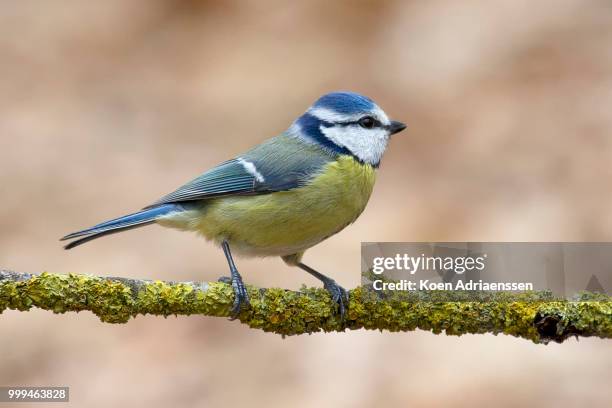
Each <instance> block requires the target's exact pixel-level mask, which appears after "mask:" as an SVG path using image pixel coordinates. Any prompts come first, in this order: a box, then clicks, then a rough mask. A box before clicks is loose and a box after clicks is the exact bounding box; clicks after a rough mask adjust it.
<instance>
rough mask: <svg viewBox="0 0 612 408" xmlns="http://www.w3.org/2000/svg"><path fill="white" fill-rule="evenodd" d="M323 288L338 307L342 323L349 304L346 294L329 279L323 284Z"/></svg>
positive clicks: (344, 290)
mask: <svg viewBox="0 0 612 408" xmlns="http://www.w3.org/2000/svg"><path fill="white" fill-rule="evenodd" d="M323 287H324V288H325V290H327V291H328V292H329V294H330V296H331V298H332V300H333V301H334V303H336V304H337V305H338V312H339V314H340V320H341V321H344V320H345V318H346V311H347V309H348V303H349V295H348V292H347V291H346V289H344V288H343V287H342V286H340V285H338V284H337V283H336V281H334V280H331V279H330V280H329V281H327V282H325V283H324V285H323Z"/></svg>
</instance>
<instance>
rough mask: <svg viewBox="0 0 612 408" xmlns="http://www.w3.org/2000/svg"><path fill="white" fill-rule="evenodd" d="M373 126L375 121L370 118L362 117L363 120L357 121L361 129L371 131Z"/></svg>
mask: <svg viewBox="0 0 612 408" xmlns="http://www.w3.org/2000/svg"><path fill="white" fill-rule="evenodd" d="M375 124H376V120H374V118H373V117H371V116H364V117H363V118H361V119H359V126H361V127H362V128H366V129H372V128H373V127H374V125H375Z"/></svg>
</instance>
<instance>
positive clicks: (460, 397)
mask: <svg viewBox="0 0 612 408" xmlns="http://www.w3.org/2000/svg"><path fill="white" fill-rule="evenodd" d="M0 32H1V34H2V35H0V112H1V117H0V192H1V199H2V203H1V205H0V266H2V267H5V268H10V269H14V270H17V271H22V272H41V271H43V270H47V271H51V272H80V273H91V274H98V275H120V276H133V277H142V278H155V279H175V280H181V279H184V280H191V279H202V280H214V279H216V278H217V277H218V276H220V275H222V274H225V273H226V269H227V267H226V263H225V259H224V257H223V255H222V253H221V251H219V250H218V249H217V248H215V247H213V246H212V245H210V244H207V243H205V242H204V241H203V240H201V239H196V237H195V236H192V235H189V234H185V233H179V232H175V231H171V230H164V229H161V228H158V227H150V228H145V229H141V230H138V231H132V232H128V233H125V234H121V235H117V236H113V237H112V238H108V239H102V240H100V241H96V242H95V243H92V244H89V245H86V246H84V247H82V248H78V249H76V250H74V251H71V252H65V251H63V250H62V249H61V245H60V243H59V242H58V241H57V239H58V238H59V237H60V236H62V235H64V234H65V233H68V232H71V231H74V230H77V229H80V228H81V227H87V226H90V225H92V224H94V223H97V222H99V221H103V220H105V219H108V218H111V217H114V216H118V215H122V214H124V213H126V212H130V211H132V210H135V209H138V208H141V207H143V206H144V205H147V204H149V203H151V202H152V201H154V200H155V199H157V198H159V197H161V196H162V195H164V194H165V193H167V192H169V191H171V190H173V189H174V188H175V187H177V186H178V185H180V184H181V183H183V182H185V181H187V180H189V179H190V178H191V177H193V176H195V175H197V174H198V173H200V172H201V171H203V170H205V169H207V168H209V167H211V166H213V165H215V164H217V163H219V162H221V161H223V160H225V159H227V158H230V157H232V156H233V155H235V154H237V153H240V152H241V151H243V150H244V149H247V148H248V147H250V146H252V145H254V144H256V143H258V142H260V141H262V140H264V139H265V138H267V137H270V136H273V135H275V134H277V133H279V132H281V131H283V130H284V129H285V128H286V127H287V126H288V125H289V124H290V122H291V121H292V120H293V119H294V118H295V117H296V116H298V115H299V114H300V113H301V112H303V111H304V110H305V109H306V108H307V106H308V105H309V104H310V103H312V102H313V101H314V100H315V99H316V98H317V97H318V96H319V95H321V94H323V93H326V92H329V91H332V90H339V89H342V90H353V91H357V92H360V93H364V94H366V95H369V96H371V97H372V98H374V99H375V100H376V101H377V102H378V103H379V104H380V105H381V106H382V107H383V108H384V109H385V110H386V111H387V113H388V114H389V115H390V116H392V117H393V118H396V119H399V120H402V121H405V122H407V123H408V125H409V127H408V129H407V130H406V131H405V132H403V133H401V134H399V135H398V136H396V137H395V138H394V139H393V141H392V143H391V145H390V149H389V151H388V152H387V154H386V156H385V158H384V160H383V165H382V168H381V171H380V173H379V182H378V184H377V187H376V189H375V193H374V195H373V197H372V199H371V201H370V204H369V206H368V208H367V210H366V211H365V213H364V214H363V215H362V217H361V218H360V219H359V220H358V222H357V223H356V224H355V225H353V226H351V227H349V228H348V229H346V230H345V231H344V232H342V233H341V234H339V235H337V236H334V237H333V238H331V239H329V240H328V241H326V242H324V243H323V244H322V245H320V246H318V247H316V248H314V249H312V250H310V251H309V252H308V253H307V255H306V258H305V259H306V261H308V262H309V263H310V264H312V265H313V266H315V267H317V268H319V269H320V270H322V271H323V272H328V273H330V274H332V275H333V276H335V277H336V278H337V280H338V281H339V282H340V283H341V284H343V285H344V286H346V287H353V286H355V285H357V284H359V280H360V277H359V267H360V258H359V243H360V241H428V240H432V241H444V240H460V241H467V240H478V241H486V240H492V241H531V240H558V241H561V240H577V241H582V240H612V189H611V188H610V182H611V181H612V166H611V164H610V160H611V158H612V138H611V136H612V114H611V109H612V3H611V2H610V1H609V0H602V1H588V0H587V1H578V0H543V1H539V2H535V3H534V2H528V1H524V0H500V1H484V0H482V1H461V2H459V1H453V0H447V1H429V2H425V1H384V2H383V1H351V2H349V1H336V2H324V1H309V2H281V1H255V0H253V1H224V2H215V1H206V2H204V1H202V2H198V1H191V2H189V1H144V0H141V1H121V0H106V1H103V2H102V1H99V2H88V1H8V0H7V1H2V2H0ZM238 266H239V269H240V270H241V271H242V272H243V276H245V279H246V281H247V282H249V283H252V284H256V285H260V286H282V287H286V288H298V287H299V286H300V285H301V284H302V283H306V284H308V285H317V284H318V283H317V282H316V281H315V280H314V279H312V278H310V277H309V276H307V274H305V273H303V272H301V271H299V270H296V269H290V268H287V267H286V266H285V265H284V264H283V263H282V262H281V261H280V260H278V259H266V260H257V259H255V260H251V259H247V260H240V261H239V265H238ZM0 320H1V322H0V323H1V332H0V333H1V334H0V344H1V346H0V384H2V385H18V384H21V385H68V386H70V387H71V398H72V401H73V403H72V405H73V406H83V407H107V406H134V407H141V406H142V407H165V406H172V405H173V404H175V403H176V404H177V405H178V406H228V405H230V406H235V405H236V404H243V405H248V406H264V405H266V406H279V405H286V406H297V407H306V406H313V405H317V406H335V407H367V406H386V405H405V404H410V405H420V406H444V405H449V404H453V405H459V406H473V405H475V404H495V405H499V406H517V405H518V406H524V405H532V404H533V405H535V404H536V403H537V404H538V405H540V406H597V405H602V406H603V405H605V404H606V402H605V401H608V403H609V401H610V391H609V384H610V380H611V379H612V354H611V352H610V344H609V342H606V341H602V340H595V339H587V340H581V341H580V342H577V341H575V340H570V341H568V342H567V343H565V344H563V345H557V344H552V345H548V346H542V345H534V344H530V343H528V342H526V341H524V340H518V339H515V338H512V337H507V336H498V337H494V336H491V335H480V336H464V337H461V338H456V337H445V336H435V335H432V334H430V333H426V332H416V333H400V334H389V333H382V334H381V333H378V332H365V331H358V332H351V333H344V334H316V335H312V336H301V337H294V338H286V339H281V338H280V337H279V336H276V335H272V334H266V333H261V332H258V331H254V330H249V329H247V328H245V327H242V326H240V325H239V324H238V323H236V322H233V323H232V322H228V321H226V320H224V319H215V318H202V317H189V318H185V317H181V318H168V319H161V318H155V317H138V318H137V319H136V320H134V321H131V322H130V323H129V324H126V325H118V326H113V325H108V324H102V323H99V322H98V321H97V319H96V318H95V317H93V316H92V315H91V314H89V313H82V314H79V315H76V314H68V315H52V314H51V313H48V312H42V311H32V312H29V313H17V312H12V311H9V312H6V313H4V314H3V315H2V316H1V317H0Z"/></svg>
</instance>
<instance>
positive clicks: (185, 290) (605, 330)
mask: <svg viewBox="0 0 612 408" xmlns="http://www.w3.org/2000/svg"><path fill="white" fill-rule="evenodd" d="M248 290H249V296H250V299H251V307H250V308H248V309H246V310H243V311H242V313H241V314H240V316H239V320H240V321H241V322H242V323H244V324H246V325H248V326H249V327H252V328H258V329H262V330H265V331H269V332H274V333H279V334H282V335H294V334H303V333H313V332H318V331H325V332H332V331H344V330H345V329H351V330H354V329H361V328H365V329H378V330H381V331H382V330H387V331H394V332H395V331H410V330H415V329H422V330H430V331H432V332H433V333H436V334H437V333H442V332H445V333H446V334H449V335H461V334H467V333H493V334H498V333H504V334H510V335H513V336H517V337H522V338H525V339H530V340H532V341H534V342H536V343H546V342H548V341H551V340H552V341H557V342H562V341H563V340H565V339H566V338H568V337H570V336H597V337H601V338H612V299H611V298H610V297H609V296H607V295H602V294H586V293H585V294H583V295H582V296H581V297H580V298H579V299H576V300H575V301H571V302H570V301H567V300H563V299H558V298H554V297H553V296H552V295H551V294H550V293H547V292H533V293H530V294H514V295H513V294H508V293H500V294H493V295H492V294H488V295H486V296H483V297H482V299H480V300H469V301H468V300H465V299H460V298H459V297H458V296H460V295H457V294H456V293H452V292H435V293H432V292H426V293H423V292H422V293H416V294H415V293H409V292H397V293H394V294H392V295H386V296H381V295H380V294H377V293H375V292H372V291H369V290H367V289H365V288H364V287H358V288H356V289H353V290H351V291H350V303H349V311H348V315H347V318H346V320H345V321H341V320H340V319H339V317H338V316H337V314H336V312H335V305H334V304H333V303H332V301H331V299H330V297H329V295H328V293H327V292H326V291H325V290H323V289H309V288H303V289H302V290H301V291H299V292H296V291H289V290H284V289H276V288H274V289H259V288H256V287H252V286H250V287H248ZM233 296H234V295H233V291H232V288H231V286H229V285H227V284H225V283H221V282H211V283H199V282H162V281H146V280H136V279H126V278H114V277H110V278H106V277H95V276H88V275H74V274H70V275H57V274H49V273H43V274H40V275H30V274H20V273H15V272H11V271H6V270H0V313H2V312H3V311H4V310H5V309H15V310H22V311H26V310H29V309H30V308H32V307H38V308H41V309H45V310H51V311H53V312H54V313H64V312H69V311H72V312H79V311H82V310H89V311H91V312H92V313H94V314H96V315H97V316H98V317H99V318H100V320H102V321H103V322H108V323H125V322H127V321H128V320H129V319H130V317H135V316H137V315H139V314H142V315H145V314H153V315H162V316H169V315H192V314H200V315H205V316H228V315H229V311H230V308H231V305H232V302H233ZM0 324H1V323H0Z"/></svg>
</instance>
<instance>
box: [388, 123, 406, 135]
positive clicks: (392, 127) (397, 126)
mask: <svg viewBox="0 0 612 408" xmlns="http://www.w3.org/2000/svg"><path fill="white" fill-rule="evenodd" d="M387 129H389V133H390V134H392V135H394V134H396V133H399V132H401V131H402V130H404V129H406V125H404V124H403V123H402V122H398V121H396V120H392V121H391V124H389V126H388V127H387Z"/></svg>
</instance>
